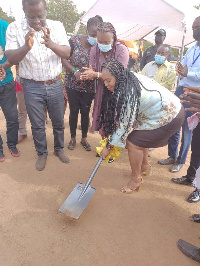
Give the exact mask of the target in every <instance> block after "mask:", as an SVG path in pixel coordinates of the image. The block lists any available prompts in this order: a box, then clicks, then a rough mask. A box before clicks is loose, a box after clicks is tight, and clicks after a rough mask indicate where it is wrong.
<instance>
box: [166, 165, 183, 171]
mask: <svg viewBox="0 0 200 266" xmlns="http://www.w3.org/2000/svg"><path fill="white" fill-rule="evenodd" d="M182 167H183V164H181V163H175V164H173V165H172V166H171V168H170V170H169V171H170V172H171V173H176V172H179V171H180V170H181V168H182Z"/></svg>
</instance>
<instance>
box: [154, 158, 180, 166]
mask: <svg viewBox="0 0 200 266" xmlns="http://www.w3.org/2000/svg"><path fill="white" fill-rule="evenodd" d="M175 162H176V158H172V157H169V158H167V159H163V160H159V161H158V164H161V165H170V164H174V163H175Z"/></svg>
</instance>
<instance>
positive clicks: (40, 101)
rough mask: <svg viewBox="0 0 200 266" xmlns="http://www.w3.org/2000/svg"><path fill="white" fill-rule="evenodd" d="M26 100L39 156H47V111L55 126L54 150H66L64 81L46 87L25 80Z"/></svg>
mask: <svg viewBox="0 0 200 266" xmlns="http://www.w3.org/2000/svg"><path fill="white" fill-rule="evenodd" d="M23 89H24V99H25V103H26V108H27V113H28V116H29V119H30V122H31V129H32V135H33V140H34V144H35V149H36V151H37V154H38V156H47V155H48V152H47V140H46V133H45V120H46V110H48V113H49V117H50V119H51V122H52V126H53V134H54V150H55V151H56V152H58V151H61V150H62V149H63V148H64V110H65V106H64V95H63V86H62V81H61V80H59V81H56V82H55V83H53V84H51V85H44V84H41V83H38V82H35V81H33V80H28V79H23Z"/></svg>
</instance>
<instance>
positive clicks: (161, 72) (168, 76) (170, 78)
mask: <svg viewBox="0 0 200 266" xmlns="http://www.w3.org/2000/svg"><path fill="white" fill-rule="evenodd" d="M141 74H142V75H145V76H147V77H149V78H152V79H154V80H155V81H157V82H158V83H159V84H160V85H162V86H164V87H165V88H167V89H169V90H172V89H173V88H174V85H175V82H176V70H175V65H174V64H172V63H170V62H168V61H167V60H165V62H164V63H163V64H162V65H161V66H160V67H158V65H157V64H156V62H155V61H152V62H149V63H148V64H146V65H145V67H144V68H143V70H142V72H141Z"/></svg>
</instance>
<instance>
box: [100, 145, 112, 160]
mask: <svg viewBox="0 0 200 266" xmlns="http://www.w3.org/2000/svg"><path fill="white" fill-rule="evenodd" d="M109 154H110V150H108V149H107V148H106V147H104V148H103V150H102V151H101V156H102V158H103V160H105V158H106V157H107V156H108V155H109Z"/></svg>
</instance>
